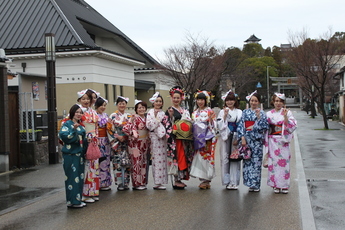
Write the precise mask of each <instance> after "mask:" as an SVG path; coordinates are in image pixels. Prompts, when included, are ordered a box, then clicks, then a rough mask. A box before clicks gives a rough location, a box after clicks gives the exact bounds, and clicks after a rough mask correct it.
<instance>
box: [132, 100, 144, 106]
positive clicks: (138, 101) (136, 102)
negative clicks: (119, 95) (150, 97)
mask: <svg viewBox="0 0 345 230" xmlns="http://www.w3.org/2000/svg"><path fill="white" fill-rule="evenodd" d="M140 102H142V100H137V99H135V100H134V106H135V105H136V104H138V103H140Z"/></svg>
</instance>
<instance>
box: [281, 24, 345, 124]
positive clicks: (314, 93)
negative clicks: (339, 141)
mask: <svg viewBox="0 0 345 230" xmlns="http://www.w3.org/2000/svg"><path fill="white" fill-rule="evenodd" d="M289 40H290V43H291V44H292V50H291V51H290V52H288V60H289V63H290V64H291V65H292V67H293V68H294V70H295V72H296V74H297V77H298V78H299V80H298V82H299V86H300V87H301V88H302V90H303V91H304V92H305V93H306V94H307V95H310V96H311V99H312V100H313V99H316V103H317V105H318V108H319V110H320V112H321V114H322V117H323V121H324V128H325V129H328V121H327V114H326V112H325V108H324V103H325V96H326V93H327V90H329V89H330V87H328V86H329V84H331V79H332V77H333V76H334V74H335V72H336V71H337V69H336V68H335V67H337V66H338V65H339V62H340V61H341V60H342V58H343V56H344V50H345V46H344V44H343V43H342V42H340V41H339V39H337V38H335V37H332V34H331V30H329V31H328V32H327V33H325V34H323V35H322V36H320V38H318V39H310V38H308V35H307V32H306V31H305V30H303V31H302V32H300V33H295V34H293V33H290V39H289ZM312 106H313V104H312Z"/></svg>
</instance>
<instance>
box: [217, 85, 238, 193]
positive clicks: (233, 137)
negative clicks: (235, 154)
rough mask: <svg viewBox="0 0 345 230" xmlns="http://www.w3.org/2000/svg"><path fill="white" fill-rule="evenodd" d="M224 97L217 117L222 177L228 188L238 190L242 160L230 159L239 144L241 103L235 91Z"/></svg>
mask: <svg viewBox="0 0 345 230" xmlns="http://www.w3.org/2000/svg"><path fill="white" fill-rule="evenodd" d="M223 97H224V98H223ZM223 97H222V99H223V100H224V109H222V110H221V111H220V112H219V114H218V118H217V125H218V129H219V133H220V137H219V138H218V142H219V145H220V147H219V153H220V166H221V177H222V184H223V185H225V186H226V189H234V190H236V189H238V186H239V183H240V177H241V161H240V160H235V159H230V155H231V152H232V150H233V149H234V147H233V146H237V145H238V134H237V125H238V123H239V122H240V120H241V117H242V111H241V110H240V109H238V105H239V104H238V101H237V98H236V97H235V94H234V93H233V92H231V91H230V92H227V93H226V95H224V96H223Z"/></svg>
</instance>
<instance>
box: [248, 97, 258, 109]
mask: <svg viewBox="0 0 345 230" xmlns="http://www.w3.org/2000/svg"><path fill="white" fill-rule="evenodd" d="M249 103H250V108H252V109H257V108H259V104H260V102H259V100H258V98H257V97H255V96H252V97H251V98H250V101H249Z"/></svg>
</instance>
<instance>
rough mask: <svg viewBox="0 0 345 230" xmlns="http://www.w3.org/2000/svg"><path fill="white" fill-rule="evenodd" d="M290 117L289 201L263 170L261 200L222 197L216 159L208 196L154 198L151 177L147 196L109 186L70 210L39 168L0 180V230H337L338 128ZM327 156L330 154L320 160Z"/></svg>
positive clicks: (191, 185)
mask: <svg viewBox="0 0 345 230" xmlns="http://www.w3.org/2000/svg"><path fill="white" fill-rule="evenodd" d="M294 114H295V116H296V118H297V119H298V122H299V128H298V133H297V136H298V138H297V139H296V140H295V141H294V143H293V144H292V146H293V147H294V144H296V148H293V150H294V151H293V155H292V161H291V162H292V164H291V167H292V171H291V173H292V175H291V189H290V193H289V194H288V195H283V194H274V193H273V191H272V189H271V188H270V187H268V186H266V183H265V182H266V180H265V178H266V169H263V180H262V190H261V192H260V193H249V192H248V190H247V188H246V187H245V186H243V185H241V186H240V188H239V190H238V191H229V190H225V189H224V187H223V186H222V185H221V182H220V176H219V157H217V163H218V165H216V166H217V175H218V176H217V177H216V178H215V179H214V180H213V181H212V188H211V189H210V190H205V191H204V190H199V189H198V187H197V185H198V180H197V179H191V180H190V181H189V182H188V183H187V184H188V187H187V188H186V189H185V190H173V189H172V188H171V185H169V186H168V189H167V190H166V191H156V190H153V189H152V176H150V178H149V179H150V183H149V189H148V190H146V191H132V190H129V191H126V192H117V191H116V189H115V187H112V188H113V189H112V190H111V191H104V192H102V193H101V200H100V201H99V202H97V203H95V204H89V205H88V206H87V207H86V208H83V209H80V210H69V209H67V208H66V205H65V193H64V189H63V178H64V176H63V170H62V165H60V164H59V165H43V166H38V167H34V168H32V169H29V170H27V171H21V172H18V173H12V174H5V175H1V176H0V228H1V229H61V228H63V229H91V228H104V229H119V228H125V229H230V228H231V229H315V226H316V229H330V226H331V228H332V229H342V228H343V226H344V221H343V219H342V217H343V216H344V211H343V208H342V207H341V205H342V202H343V200H344V199H343V196H344V195H343V193H342V190H343V188H344V183H343V175H344V173H343V172H344V168H343V166H342V163H343V161H341V159H342V158H341V157H342V154H340V153H342V152H343V150H342V149H341V137H342V140H343V139H344V137H345V132H344V130H343V129H344V128H343V127H342V126H341V125H340V124H338V123H336V122H331V124H330V125H331V127H332V128H333V126H334V127H337V128H338V129H341V130H337V131H320V130H314V129H315V126H317V124H319V127H320V128H322V123H320V118H319V117H317V118H316V119H310V118H309V117H308V116H306V115H305V113H304V112H302V111H300V110H297V109H296V110H294ZM302 131H304V132H303V133H302ZM327 133H328V134H327ZM338 133H339V135H340V137H339V139H337V140H336V141H335V138H332V137H331V136H332V135H337V134H338ZM307 134H308V135H307ZM328 135H329V136H328ZM341 135H343V136H341ZM318 138H321V139H320V140H319V139H318ZM322 138H323V139H322ZM315 140H316V141H315ZM327 140H332V141H327ZM330 143H331V144H330ZM325 146H328V147H325ZM327 149H328V150H329V149H331V150H334V151H333V153H332V152H331V151H328V150H327ZM326 152H327V153H329V152H331V153H330V154H329V156H327V157H326V156H324V154H326ZM339 152H340V153H339ZM344 157H345V153H344ZM302 159H303V160H302ZM303 166H304V167H305V171H304V170H303ZM306 180H308V181H309V182H308V183H306ZM308 189H309V191H310V197H309V193H308ZM343 191H344V190H343ZM335 210H336V211H335ZM314 216H315V222H314Z"/></svg>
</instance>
